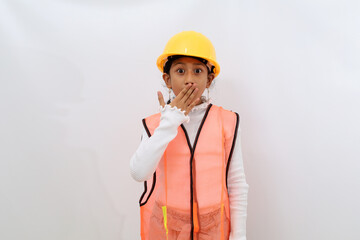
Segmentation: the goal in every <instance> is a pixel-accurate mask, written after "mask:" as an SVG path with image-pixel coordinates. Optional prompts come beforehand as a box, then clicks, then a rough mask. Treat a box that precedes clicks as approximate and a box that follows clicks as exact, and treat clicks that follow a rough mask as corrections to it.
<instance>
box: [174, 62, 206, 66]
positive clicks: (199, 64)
mask: <svg viewBox="0 0 360 240" xmlns="http://www.w3.org/2000/svg"><path fill="white" fill-rule="evenodd" d="M178 64H185V63H183V62H177V63H175V64H174V66H175V65H178ZM194 65H201V66H204V65H205V64H204V65H203V63H194Z"/></svg>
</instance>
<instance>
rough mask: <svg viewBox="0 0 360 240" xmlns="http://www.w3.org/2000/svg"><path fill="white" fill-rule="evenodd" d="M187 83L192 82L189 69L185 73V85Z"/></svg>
mask: <svg viewBox="0 0 360 240" xmlns="http://www.w3.org/2000/svg"><path fill="white" fill-rule="evenodd" d="M188 83H194V81H193V78H192V74H191V72H190V71H188V72H187V73H186V74H185V85H186V84H188Z"/></svg>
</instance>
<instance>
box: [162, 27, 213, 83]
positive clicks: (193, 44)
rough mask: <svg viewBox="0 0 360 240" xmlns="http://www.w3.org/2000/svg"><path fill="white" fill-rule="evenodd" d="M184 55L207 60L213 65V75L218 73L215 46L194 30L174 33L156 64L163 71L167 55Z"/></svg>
mask: <svg viewBox="0 0 360 240" xmlns="http://www.w3.org/2000/svg"><path fill="white" fill-rule="evenodd" d="M172 55H185V56H193V57H199V58H203V59H205V60H207V61H208V62H209V63H210V64H211V65H213V66H214V69H213V72H214V73H215V77H216V76H217V75H218V74H219V73H220V65H219V64H218V62H217V61H216V54H215V48H214V46H213V45H212V43H211V42H210V40H209V39H208V38H207V37H205V36H204V35H203V34H201V33H198V32H195V31H183V32H180V33H178V34H176V35H174V36H173V37H172V38H170V40H169V41H168V42H167V44H166V46H165V49H164V52H163V53H162V54H161V55H160V56H159V57H158V59H157V61H156V65H157V67H158V68H159V70H160V71H161V72H164V66H165V63H166V62H167V60H168V57H169V56H172Z"/></svg>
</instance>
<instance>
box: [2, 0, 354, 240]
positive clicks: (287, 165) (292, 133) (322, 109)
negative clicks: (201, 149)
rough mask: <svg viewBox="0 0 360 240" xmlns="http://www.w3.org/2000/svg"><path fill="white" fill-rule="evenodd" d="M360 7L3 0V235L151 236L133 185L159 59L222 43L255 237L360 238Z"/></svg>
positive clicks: (293, 2)
mask: <svg viewBox="0 0 360 240" xmlns="http://www.w3.org/2000/svg"><path fill="white" fill-rule="evenodd" d="M359 13H360V4H359V1H356V0H354V1H350V0H344V1H340V0H338V1H335V0H272V1H265V0H263V1H260V0H253V1H209V0H207V1H205V0H204V1H185V0H183V1H164V0H157V1H140V0H138V1H130V0H129V1H121V0H117V1H115V0H102V1H100V0H88V1H85V0H63V1H56V0H53V1H40V0H38V1H26V0H0V81H1V85H0V86H1V87H0V96H1V99H0V107H1V111H0V115H1V117H0V123H1V125H0V126H1V129H0V130H1V132H0V148H1V151H0V154H1V155H0V203H1V204H0V239H2V240H119V239H120V240H133V239H139V208H138V203H137V202H138V199H139V197H140V195H141V193H142V191H143V185H142V184H141V183H138V182H135V181H134V180H133V179H132V178H131V176H130V174H129V160H130V158H131V155H132V154H133V153H134V151H135V150H136V148H137V146H138V144H139V142H140V135H141V132H142V124H141V119H142V118H143V117H145V116H147V115H149V114H152V113H155V112H156V111H157V110H158V103H157V97H156V91H157V90H162V91H163V92H164V95H165V96H167V94H166V90H165V88H164V87H163V86H162V83H161V73H160V71H158V69H157V68H156V65H155V61H156V58H157V57H158V56H159V55H160V54H161V53H162V50H163V48H164V46H165V44H166V42H167V41H168V39H169V38H170V37H171V36H173V35H174V34H176V33H178V32H180V31H183V30H195V31H199V32H201V33H203V34H204V35H206V36H207V37H208V38H209V39H210V40H211V41H212V42H213V44H214V45H215V48H216V51H217V57H218V61H219V63H220V65H221V73H220V75H219V77H218V78H217V81H216V83H215V86H214V88H213V89H212V90H211V96H212V98H213V99H214V103H215V104H217V105H221V106H223V107H224V108H226V109H230V110H233V111H236V112H238V113H239V114H240V116H241V129H242V134H241V139H242V145H243V156H244V165H245V173H246V177H247V182H248V184H249V186H250V188H249V200H248V221H247V232H248V239H249V240H304V239H306V240H319V239H321V240H323V239H324V240H325V239H326V240H344V239H346V240H358V239H360V230H359V228H358V227H359V225H360V217H359V216H360V207H359V202H360V193H359V189H360V161H359V160H360V157H359V156H360V127H359V124H360V110H359V109H360V70H359V69H360V57H359V56H360V47H359V43H360V17H359Z"/></svg>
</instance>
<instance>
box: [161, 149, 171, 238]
mask: <svg viewBox="0 0 360 240" xmlns="http://www.w3.org/2000/svg"><path fill="white" fill-rule="evenodd" d="M164 172H165V204H166V205H165V206H162V211H163V217H164V227H165V231H166V239H168V234H169V230H168V225H167V209H166V206H167V195H168V192H167V190H168V189H167V158H166V150H165V152H164Z"/></svg>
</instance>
